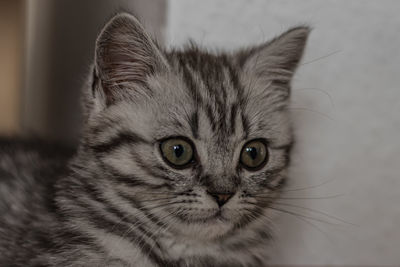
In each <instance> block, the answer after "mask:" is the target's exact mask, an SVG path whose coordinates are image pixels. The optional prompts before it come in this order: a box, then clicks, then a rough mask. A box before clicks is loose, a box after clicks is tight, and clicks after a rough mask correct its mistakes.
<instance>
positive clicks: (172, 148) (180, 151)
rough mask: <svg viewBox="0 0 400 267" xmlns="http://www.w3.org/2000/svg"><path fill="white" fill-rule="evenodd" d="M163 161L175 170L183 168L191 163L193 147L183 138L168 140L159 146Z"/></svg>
mask: <svg viewBox="0 0 400 267" xmlns="http://www.w3.org/2000/svg"><path fill="white" fill-rule="evenodd" d="M160 149H161V154H162V156H163V158H164V159H165V161H166V162H167V163H169V164H170V165H172V167H175V168H184V167H186V165H187V164H189V163H191V162H192V161H193V154H194V153H193V146H192V144H191V143H189V141H186V140H185V139H183V138H179V137H178V138H170V139H167V140H164V141H162V142H161V144H160Z"/></svg>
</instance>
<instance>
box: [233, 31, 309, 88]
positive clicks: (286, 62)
mask: <svg viewBox="0 0 400 267" xmlns="http://www.w3.org/2000/svg"><path fill="white" fill-rule="evenodd" d="M309 33H310V28H308V27H296V28H292V29H290V30H288V31H286V32H285V33H283V34H281V35H280V36H278V37H276V38H274V39H273V40H271V41H269V42H267V43H264V44H262V45H259V46H257V47H253V48H251V49H249V50H245V51H241V52H239V53H238V54H237V55H236V56H237V60H238V63H239V64H240V65H241V67H242V69H243V71H244V72H245V73H251V74H255V75H257V76H260V77H262V78H265V79H267V80H270V81H278V82H280V83H288V82H290V80H291V78H292V76H293V74H294V72H295V70H296V68H297V66H298V64H299V62H300V60H301V58H302V55H303V52H304V48H305V45H306V42H307V38H308V35H309Z"/></svg>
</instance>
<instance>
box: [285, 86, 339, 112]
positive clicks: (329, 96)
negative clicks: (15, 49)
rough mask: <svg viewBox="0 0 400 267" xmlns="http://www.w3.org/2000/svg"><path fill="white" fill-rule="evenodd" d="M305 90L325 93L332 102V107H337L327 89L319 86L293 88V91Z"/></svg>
mask: <svg viewBox="0 0 400 267" xmlns="http://www.w3.org/2000/svg"><path fill="white" fill-rule="evenodd" d="M304 90H313V91H317V92H320V93H322V94H324V95H325V96H326V97H328V99H329V102H330V104H331V107H332V108H334V107H335V105H334V103H333V98H332V96H331V95H330V94H329V93H328V92H327V91H325V90H322V89H319V88H297V89H293V92H295V91H304Z"/></svg>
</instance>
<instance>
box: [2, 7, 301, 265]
mask: <svg viewBox="0 0 400 267" xmlns="http://www.w3.org/2000/svg"><path fill="white" fill-rule="evenodd" d="M308 34H309V29H308V28H307V27H297V28H293V29H291V30H289V31H287V32H285V33H284V34H282V35H281V36H279V37H277V38H275V39H273V40H271V41H269V42H267V43H264V44H262V45H259V46H254V47H253V48H250V49H243V50H240V51H237V52H235V53H211V52H207V51H204V50H201V49H199V48H197V47H196V46H195V45H191V46H189V47H187V48H185V49H184V50H172V51H168V52H167V51H164V50H162V49H161V48H160V47H159V46H158V45H157V44H156V43H155V42H154V41H152V40H151V38H150V37H149V35H148V34H147V33H146V32H145V31H144V29H143V27H142V26H141V25H140V23H139V22H138V21H137V20H136V19H135V18H134V17H132V16H131V15H128V14H120V15H117V16H116V17H114V18H113V19H112V20H111V21H110V22H109V23H108V24H107V25H106V26H105V28H104V29H103V30H102V32H101V33H100V35H99V37H98V39H97V42H96V52H95V60H94V64H93V68H92V69H93V72H92V75H91V77H90V79H89V80H90V81H89V83H88V90H86V91H85V102H84V104H85V105H84V106H85V109H86V115H85V128H84V133H83V136H82V139H81V142H80V145H79V148H78V151H77V152H76V154H75V156H73V158H72V159H71V160H70V161H69V163H68V165H67V168H65V169H64V168H63V167H62V166H63V164H66V163H65V160H66V158H65V157H59V158H57V157H55V156H54V155H51V154H46V153H42V152H41V151H38V150H35V149H33V148H32V149H30V150H29V151H28V150H26V149H22V148H21V147H18V145H17V147H15V146H14V145H11V144H9V145H6V146H4V145H3V147H5V148H3V149H2V150H1V155H0V179H1V180H0V193H1V196H0V212H1V218H0V266H140V267H145V266H176V267H178V266H265V265H267V256H268V244H269V241H270V240H269V239H270V237H271V232H270V230H269V229H270V217H271V215H272V210H271V209H269V205H270V204H271V202H273V201H274V200H275V199H276V198H277V197H278V193H279V189H280V188H281V186H282V185H283V181H284V179H285V178H286V172H287V167H288V164H289V152H290V147H291V144H292V133H291V125H290V118H289V112H288V101H289V95H290V81H291V78H292V76H293V73H294V71H295V69H296V67H297V65H298V63H299V61H300V59H301V56H302V53H303V50H304V46H305V43H306V39H307V36H308ZM49 155H50V156H49ZM58 159H60V160H58ZM63 162H64V163H63Z"/></svg>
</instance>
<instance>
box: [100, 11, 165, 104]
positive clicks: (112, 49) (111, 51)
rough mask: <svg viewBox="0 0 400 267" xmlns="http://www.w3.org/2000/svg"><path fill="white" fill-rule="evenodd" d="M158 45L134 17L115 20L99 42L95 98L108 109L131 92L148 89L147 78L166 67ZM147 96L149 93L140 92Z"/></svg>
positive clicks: (102, 34) (102, 33)
mask: <svg viewBox="0 0 400 267" xmlns="http://www.w3.org/2000/svg"><path fill="white" fill-rule="evenodd" d="M166 64H167V63H166V60H165V58H164V56H163V54H162V52H161V51H160V49H159V48H158V47H157V45H156V43H155V42H153V40H152V39H151V38H150V36H149V35H148V34H147V33H146V31H145V30H144V28H143V26H142V25H141V24H140V23H139V21H138V20H137V19H136V18H135V17H133V16H132V15H129V14H126V13H123V14H118V15H116V16H115V17H114V18H112V19H111V20H110V21H109V22H108V23H107V24H106V25H105V27H104V28H103V30H102V31H101V33H100V35H99V37H98V38H97V41H96V50H95V62H94V78H93V79H94V80H96V79H97V83H96V84H95V87H96V88H94V89H93V92H92V93H93V97H96V98H97V101H100V102H102V105H104V106H105V107H106V106H108V105H111V104H113V103H114V102H115V101H118V100H119V99H120V98H121V97H123V95H124V93H125V92H126V91H127V90H137V91H140V90H142V91H143V90H146V89H145V88H146V86H145V85H146V81H147V78H148V77H149V76H150V75H152V74H154V73H155V72H157V71H159V70H162V69H165V68H166V66H167V65H166ZM138 93H139V94H140V93H141V94H146V93H147V92H138Z"/></svg>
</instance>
